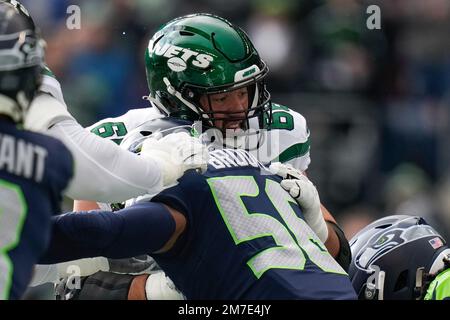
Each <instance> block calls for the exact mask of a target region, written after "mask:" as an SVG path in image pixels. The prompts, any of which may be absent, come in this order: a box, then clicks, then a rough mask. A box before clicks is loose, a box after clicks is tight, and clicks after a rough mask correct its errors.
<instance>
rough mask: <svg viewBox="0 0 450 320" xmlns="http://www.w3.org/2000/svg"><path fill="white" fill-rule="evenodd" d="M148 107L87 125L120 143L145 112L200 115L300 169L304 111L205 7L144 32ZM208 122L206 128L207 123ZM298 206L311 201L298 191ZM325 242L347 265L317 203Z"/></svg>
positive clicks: (304, 157) (222, 135) (342, 242)
mask: <svg viewBox="0 0 450 320" xmlns="http://www.w3.org/2000/svg"><path fill="white" fill-rule="evenodd" d="M145 64H146V73H147V80H148V87H149V92H150V93H149V96H148V97H147V99H148V100H149V101H150V103H151V107H150V108H144V109H134V110H130V111H128V112H127V113H126V114H124V115H123V116H120V117H117V118H108V119H104V120H102V121H99V122H98V123H96V124H94V125H92V126H91V127H89V130H90V131H91V132H93V133H96V134H97V135H99V136H101V137H103V138H106V139H110V140H112V141H114V142H116V143H120V141H121V140H122V139H123V137H124V136H125V135H126V134H127V132H129V131H131V130H133V129H134V128H136V127H137V126H138V125H140V124H142V123H144V122H145V121H147V120H150V119H155V118H161V117H165V116H171V117H176V118H179V119H186V120H191V121H200V122H201V123H202V125H203V128H202V131H203V132H206V133H209V136H210V138H211V140H215V143H216V144H224V145H225V146H226V147H238V148H244V149H246V150H248V151H250V152H251V153H252V154H253V155H255V156H256V157H257V158H258V160H259V161H261V162H263V163H270V162H271V161H279V162H283V163H288V164H291V165H292V166H293V167H295V168H297V169H299V170H301V171H303V172H305V171H306V170H307V168H308V166H309V164H310V162H311V159H310V138H309V130H308V128H307V125H306V120H305V118H304V117H303V116H302V115H301V114H299V113H298V112H295V111H293V110H291V109H289V108H288V107H286V106H282V105H279V104H276V103H272V102H271V99H270V94H269V92H268V91H267V89H266V84H265V77H266V76H267V73H268V66H267V65H266V64H265V62H264V61H263V60H262V59H261V58H260V56H259V54H258V52H257V51H256V49H255V48H254V46H253V44H252V42H251V41H250V39H249V38H248V36H247V35H246V34H245V32H244V31H243V30H242V29H240V28H239V27H237V26H235V25H233V24H231V23H230V22H228V21H227V20H225V19H223V18H221V17H218V16H214V15H210V14H193V15H188V16H183V17H180V18H177V19H174V20H172V21H170V22H168V23H167V24H165V25H164V26H162V27H161V28H160V30H159V31H158V32H156V33H155V35H154V36H153V37H152V38H151V40H150V41H149V44H148V48H147V50H146V53H145ZM208 129H209V130H208ZM303 200H304V201H305V202H304V203H302V204H301V206H303V207H305V208H306V207H308V206H310V205H311V203H310V202H311V199H309V198H307V197H305V198H304V199H303ZM96 207H97V206H96V205H95V204H93V203H86V202H77V203H76V204H75V207H74V210H88V209H94V208H96ZM321 210H322V213H323V216H324V218H325V220H326V222H327V224H326V225H322V224H320V225H318V226H320V227H321V229H314V231H315V232H316V233H317V234H322V235H323V234H326V235H327V238H328V240H327V241H326V243H325V244H326V246H327V248H328V250H329V251H330V252H331V253H332V255H333V256H334V257H335V258H336V260H337V261H338V262H339V263H340V264H341V265H342V266H343V267H344V268H347V267H348V265H349V263H350V250H349V247H348V242H347V240H346V238H345V236H344V234H343V232H342V231H341V229H340V228H339V227H338V225H337V224H336V221H335V220H334V218H333V217H332V216H331V214H330V213H329V212H328V211H327V210H326V208H325V207H323V206H321Z"/></svg>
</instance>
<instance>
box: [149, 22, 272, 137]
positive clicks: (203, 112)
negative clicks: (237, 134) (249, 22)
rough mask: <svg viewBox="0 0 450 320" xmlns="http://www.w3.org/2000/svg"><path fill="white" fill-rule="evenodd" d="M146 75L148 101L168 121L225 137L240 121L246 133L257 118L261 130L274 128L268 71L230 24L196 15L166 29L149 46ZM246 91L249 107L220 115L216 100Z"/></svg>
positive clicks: (235, 108)
mask: <svg viewBox="0 0 450 320" xmlns="http://www.w3.org/2000/svg"><path fill="white" fill-rule="evenodd" d="M146 72H147V81H148V85H149V91H150V96H149V100H151V101H152V102H153V103H154V105H155V106H157V107H158V108H160V109H161V110H163V111H164V112H165V113H166V114H167V115H170V116H173V117H178V118H181V119H189V120H191V121H198V120H200V121H202V122H203V124H204V126H205V127H206V128H211V127H215V128H217V129H219V130H221V131H222V132H223V133H225V129H226V124H227V123H230V122H232V123H236V122H239V121H240V122H241V123H240V129H243V130H245V129H247V128H248V127H249V120H250V119H252V118H257V119H258V123H259V126H260V127H261V128H264V127H265V126H266V125H267V124H268V122H270V119H271V103H270V94H269V92H268V91H267V89H266V86H265V82H264V79H265V76H266V75H267V73H268V67H267V65H266V64H265V63H264V62H263V61H262V60H261V59H260V57H259V54H258V52H257V51H256V49H255V48H254V46H253V44H252V43H251V42H250V40H249V39H248V36H247V35H246V34H245V33H244V32H243V31H242V30H241V29H239V28H237V27H235V26H233V25H232V24H231V23H229V22H228V21H226V20H225V19H222V18H220V17H216V16H213V15H209V14H195V15H189V16H184V17H180V18H177V19H175V20H172V21H170V22H169V23H167V24H166V25H164V26H163V27H162V28H161V29H160V30H159V31H158V32H157V33H156V34H155V35H154V36H153V38H152V39H151V40H150V43H149V47H148V49H147V51H146ZM244 88H245V89H246V91H247V95H248V103H247V104H248V105H247V106H245V107H243V106H235V105H232V104H231V105H228V106H227V107H228V108H227V110H225V109H223V108H222V109H221V110H219V111H218V110H215V108H214V103H213V101H212V100H213V99H214V96H215V95H228V94H233V92H235V91H239V90H243V89H244ZM202 102H203V103H202ZM205 102H206V103H205Z"/></svg>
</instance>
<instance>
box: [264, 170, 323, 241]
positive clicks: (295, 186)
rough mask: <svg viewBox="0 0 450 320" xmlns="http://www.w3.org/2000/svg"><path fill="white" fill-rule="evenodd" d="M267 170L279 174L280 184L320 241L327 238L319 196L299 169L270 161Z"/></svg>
mask: <svg viewBox="0 0 450 320" xmlns="http://www.w3.org/2000/svg"><path fill="white" fill-rule="evenodd" d="M269 170H270V171H271V172H272V173H273V174H276V175H279V176H281V177H282V178H283V179H284V180H282V181H281V186H282V187H283V189H284V190H286V191H287V192H289V194H290V195H291V197H292V198H294V199H295V201H296V202H297V203H298V205H299V206H300V208H301V209H302V212H303V216H304V217H305V220H306V223H308V225H309V226H310V228H311V229H312V230H313V231H314V232H315V233H316V234H317V236H318V237H319V239H320V240H321V241H322V242H325V241H326V240H327V238H328V227H327V225H326V222H325V219H324V217H323V214H322V210H321V206H320V197H319V193H318V192H317V188H316V187H315V185H314V184H313V183H312V182H311V181H310V180H309V179H308V177H306V176H305V175H304V174H303V173H302V172H301V171H300V170H297V169H295V168H294V167H292V166H291V165H288V164H282V163H279V162H275V163H272V164H271V165H270V167H269Z"/></svg>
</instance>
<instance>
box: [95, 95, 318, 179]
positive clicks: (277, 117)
mask: <svg viewBox="0 0 450 320" xmlns="http://www.w3.org/2000/svg"><path fill="white" fill-rule="evenodd" d="M272 105H273V113H272V117H273V123H272V125H271V129H270V130H267V131H262V134H261V130H260V134H259V137H258V140H259V144H258V150H251V152H252V153H253V154H254V155H255V156H256V157H257V158H258V160H259V161H261V162H262V163H269V162H271V161H279V162H284V163H290V164H291V165H293V166H294V167H295V168H297V169H299V170H301V171H306V170H307V169H308V166H309V164H310V162H311V158H310V152H309V149H310V145H309V130H308V127H307V125H306V120H305V118H304V117H303V116H302V115H301V114H300V113H298V112H296V111H293V110H291V109H289V108H287V107H285V106H282V105H279V104H276V103H273V104H272ZM162 117H164V115H163V114H162V113H161V112H160V111H159V110H158V109H157V108H154V107H150V108H142V109H131V110H129V111H128V112H127V113H125V114H124V115H122V116H120V117H116V118H106V119H103V120H100V121H99V122H97V123H95V124H93V125H92V126H90V127H88V128H87V129H88V130H90V131H91V132H93V133H95V134H97V135H99V136H100V137H103V138H106V139H110V140H113V141H114V142H116V143H117V144H120V142H121V141H122V139H123V138H124V137H125V135H126V134H127V133H128V132H130V131H131V130H133V129H135V128H136V127H138V126H139V125H141V124H143V123H144V122H146V121H149V120H153V119H158V118H162ZM253 120H254V121H250V128H252V129H255V130H257V129H258V124H257V120H256V118H254V119H253Z"/></svg>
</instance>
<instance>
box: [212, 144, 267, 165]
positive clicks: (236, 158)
mask: <svg viewBox="0 0 450 320" xmlns="http://www.w3.org/2000/svg"><path fill="white" fill-rule="evenodd" d="M209 155H210V158H209V161H208V164H210V165H212V166H213V167H214V168H215V169H224V168H233V167H248V166H251V167H255V168H258V167H261V165H260V163H259V162H258V160H256V158H255V157H254V156H252V155H251V154H249V153H248V152H246V151H245V150H239V149H236V150H234V149H220V150H214V151H211V152H210V153H209Z"/></svg>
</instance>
